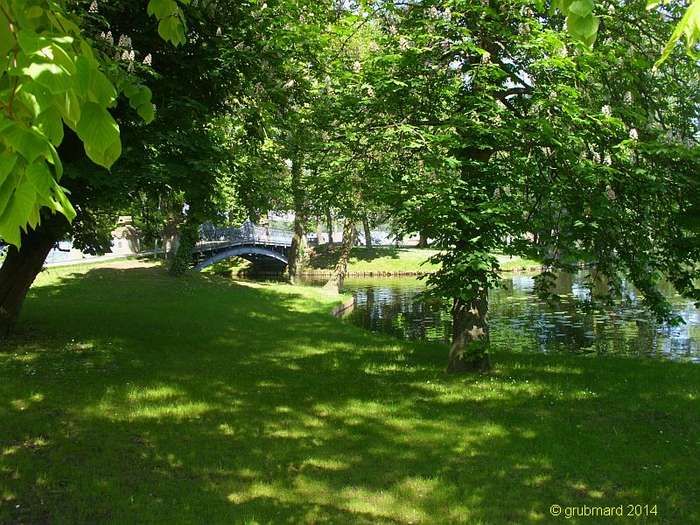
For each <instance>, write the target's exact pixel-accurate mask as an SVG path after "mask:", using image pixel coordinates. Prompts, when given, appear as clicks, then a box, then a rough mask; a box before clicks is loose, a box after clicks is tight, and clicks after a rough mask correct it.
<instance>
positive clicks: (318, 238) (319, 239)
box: [316, 217, 323, 246]
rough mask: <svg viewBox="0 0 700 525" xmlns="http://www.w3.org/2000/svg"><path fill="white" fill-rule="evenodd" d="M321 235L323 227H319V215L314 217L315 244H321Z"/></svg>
mask: <svg viewBox="0 0 700 525" xmlns="http://www.w3.org/2000/svg"><path fill="white" fill-rule="evenodd" d="M322 237H323V228H322V227H321V217H316V246H321V244H322V243H321V238H322Z"/></svg>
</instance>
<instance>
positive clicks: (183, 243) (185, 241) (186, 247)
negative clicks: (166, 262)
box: [170, 217, 199, 276]
mask: <svg viewBox="0 0 700 525" xmlns="http://www.w3.org/2000/svg"><path fill="white" fill-rule="evenodd" d="M178 239H179V242H178V244H177V248H176V249H175V253H174V255H173V257H172V260H171V263H170V274H171V275H176V276H179V275H183V274H184V273H185V272H187V270H189V269H190V268H191V267H192V264H193V259H192V254H193V253H194V247H195V245H196V244H197V241H198V240H199V223H198V221H197V220H195V219H191V218H189V217H188V219H187V220H186V221H185V222H184V223H183V224H182V225H181V226H180V234H179V235H178Z"/></svg>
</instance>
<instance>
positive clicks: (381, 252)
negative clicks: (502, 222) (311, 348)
mask: <svg viewBox="0 0 700 525" xmlns="http://www.w3.org/2000/svg"><path fill="white" fill-rule="evenodd" d="M437 253H438V251H437V250H431V249H420V248H394V247H387V246H381V247H377V248H373V249H371V250H370V249H367V248H365V247H359V246H358V247H355V248H353V249H352V252H351V254H350V260H349V262H348V275H350V276H357V277H367V276H369V277H373V276H377V277H383V276H411V275H423V274H426V273H432V272H434V271H436V270H437V269H438V268H439V265H437V264H435V263H432V262H430V261H429V259H430V258H431V257H433V256H434V255H436V254H437ZM339 257H340V247H338V246H336V247H334V248H332V249H328V247H327V246H325V245H323V246H319V247H317V248H316V249H314V250H313V251H312V252H311V256H310V257H309V260H308V262H307V264H306V267H305V272H304V273H305V274H307V275H329V274H330V273H331V272H332V271H333V269H334V268H335V265H336V263H337V262H338V258H339ZM498 260H499V263H500V264H501V269H502V271H504V272H513V271H536V270H539V268H540V266H541V264H540V263H538V262H536V261H531V260H527V259H521V258H519V257H508V256H498Z"/></svg>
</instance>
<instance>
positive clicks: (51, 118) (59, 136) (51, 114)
mask: <svg viewBox="0 0 700 525" xmlns="http://www.w3.org/2000/svg"><path fill="white" fill-rule="evenodd" d="M35 124H36V127H37V129H38V130H39V131H41V133H43V134H44V135H46V137H48V139H49V140H50V141H51V144H53V145H54V146H58V145H59V144H60V143H61V142H63V120H62V119H61V112H60V111H59V110H58V108H56V107H55V106H52V107H50V108H49V109H47V110H46V111H44V112H43V113H41V114H40V115H39V116H38V117H37V118H36V120H35Z"/></svg>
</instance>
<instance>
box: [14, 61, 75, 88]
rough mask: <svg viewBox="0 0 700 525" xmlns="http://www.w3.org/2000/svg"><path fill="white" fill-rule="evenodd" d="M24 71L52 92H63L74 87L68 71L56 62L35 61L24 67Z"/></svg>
mask: <svg viewBox="0 0 700 525" xmlns="http://www.w3.org/2000/svg"><path fill="white" fill-rule="evenodd" d="M22 73H23V74H24V75H27V76H29V77H31V78H32V79H33V80H34V81H35V82H36V83H37V84H39V85H41V86H43V87H45V88H46V89H48V90H49V91H50V92H51V93H54V94H57V93H63V92H64V91H67V90H68V89H70V88H71V87H72V81H71V77H70V75H69V74H68V72H67V71H66V70H65V69H63V68H62V67H60V66H57V65H56V64H41V63H36V62H35V63H33V64H31V65H29V66H28V67H25V68H23V69H22Z"/></svg>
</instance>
